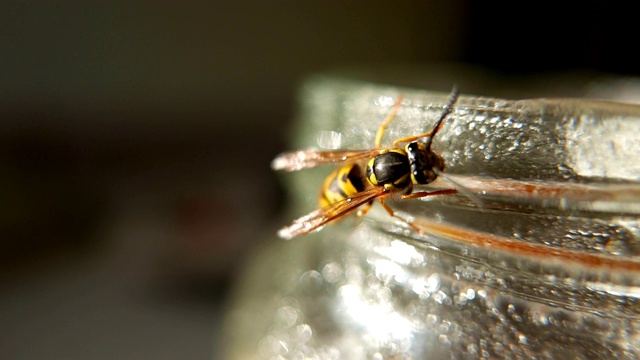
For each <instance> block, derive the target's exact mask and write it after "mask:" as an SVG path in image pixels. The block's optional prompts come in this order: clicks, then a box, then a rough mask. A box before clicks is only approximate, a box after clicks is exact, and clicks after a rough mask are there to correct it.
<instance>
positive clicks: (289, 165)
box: [271, 149, 382, 171]
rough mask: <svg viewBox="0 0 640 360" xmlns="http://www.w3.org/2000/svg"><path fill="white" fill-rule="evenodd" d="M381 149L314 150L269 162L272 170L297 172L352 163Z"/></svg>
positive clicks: (281, 155) (290, 153) (292, 153)
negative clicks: (322, 166) (321, 166)
mask: <svg viewBox="0 0 640 360" xmlns="http://www.w3.org/2000/svg"><path fill="white" fill-rule="evenodd" d="M381 151H382V149H371V150H344V151H318V150H314V149H308V150H298V151H292V152H286V153H282V154H280V155H278V156H276V158H275V159H273V161H272V162H271V168H272V169H273V170H283V171H297V170H302V169H309V168H312V167H316V166H320V165H327V164H338V163H344V162H353V161H359V160H363V159H369V158H372V157H374V156H376V155H379V154H380V152H381Z"/></svg>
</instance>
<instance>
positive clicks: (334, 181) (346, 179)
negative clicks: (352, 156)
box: [319, 164, 366, 208]
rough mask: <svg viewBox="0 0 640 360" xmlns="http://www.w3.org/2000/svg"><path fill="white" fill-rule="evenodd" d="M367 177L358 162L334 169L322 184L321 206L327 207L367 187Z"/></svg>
mask: <svg viewBox="0 0 640 360" xmlns="http://www.w3.org/2000/svg"><path fill="white" fill-rule="evenodd" d="M365 181H366V180H365V178H364V176H363V174H362V169H361V168H360V166H359V165H358V164H347V165H344V166H341V167H339V168H337V169H336V170H335V171H333V172H332V173H331V174H330V175H329V176H327V179H326V180H325V181H324V183H323V184H322V189H321V190H320V199H319V202H320V207H322V208H326V207H328V206H329V205H331V204H333V203H336V202H338V201H340V200H342V199H346V198H348V197H350V196H353V195H355V194H357V193H359V192H360V191H363V190H364V189H365Z"/></svg>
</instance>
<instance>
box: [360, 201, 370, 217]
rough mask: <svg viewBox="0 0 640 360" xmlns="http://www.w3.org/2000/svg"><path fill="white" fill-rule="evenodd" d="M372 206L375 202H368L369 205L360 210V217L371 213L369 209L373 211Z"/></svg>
mask: <svg viewBox="0 0 640 360" xmlns="http://www.w3.org/2000/svg"><path fill="white" fill-rule="evenodd" d="M371 205H373V201H371V202H368V203H367V205H365V206H364V207H363V208H362V209H360V210H358V217H363V216H365V215H366V214H367V213H368V212H369V209H371Z"/></svg>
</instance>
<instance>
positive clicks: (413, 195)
mask: <svg viewBox="0 0 640 360" xmlns="http://www.w3.org/2000/svg"><path fill="white" fill-rule="evenodd" d="M457 193H458V190H456V189H443V190H436V191H418V192H415V193H411V194H407V195H402V198H403V199H418V198H421V197H427V196H435V195H453V194H457Z"/></svg>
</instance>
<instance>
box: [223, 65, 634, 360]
mask: <svg viewBox="0 0 640 360" xmlns="http://www.w3.org/2000/svg"><path fill="white" fill-rule="evenodd" d="M461 92H462V96H461V97H460V99H459V101H458V102H457V104H456V106H455V109H454V111H453V113H452V115H451V116H450V117H449V118H448V119H447V120H445V123H444V125H443V127H442V129H441V131H440V132H439V133H438V135H437V136H436V138H435V139H434V143H433V149H434V151H436V152H437V153H439V154H441V155H442V156H443V157H444V159H445V161H446V164H447V169H446V172H445V174H446V180H443V179H442V178H441V179H439V180H438V181H436V182H435V183H433V184H431V185H429V186H427V188H428V189H434V188H452V187H453V188H457V189H459V190H460V193H459V194H457V195H449V196H439V197H427V198H424V199H420V200H398V201H389V202H388V204H389V205H390V206H391V207H393V208H394V210H396V211H398V212H399V213H400V214H402V215H403V216H406V217H410V218H411V219H413V220H414V223H415V224H416V225H418V226H419V227H420V228H422V229H424V234H420V233H417V232H415V231H413V230H411V229H410V228H408V227H407V226H406V225H405V224H403V223H402V222H400V221H397V219H394V218H392V217H390V216H389V215H388V214H387V213H386V212H385V211H384V210H382V209H381V207H380V206H379V204H376V203H374V206H373V208H372V210H371V211H370V212H369V213H368V214H367V215H366V216H365V217H363V218H357V217H355V216H353V215H352V216H349V217H346V218H345V219H341V220H339V221H337V222H336V224H331V225H328V226H326V227H325V228H324V229H322V230H321V231H318V232H314V233H312V234H309V235H305V236H302V237H299V238H295V239H293V240H291V241H284V240H274V241H273V243H271V244H270V245H269V246H267V247H266V248H265V249H263V250H262V251H260V252H259V253H258V254H257V255H256V256H255V257H254V260H253V261H252V263H251V266H250V267H249V269H247V273H246V275H245V277H244V278H243V281H242V282H241V285H240V287H239V289H238V292H237V296H236V298H235V300H234V302H233V306H232V307H231V310H230V312H229V316H228V318H227V323H226V334H227V338H228V344H229V347H228V353H227V356H228V357H229V358H231V359H269V358H273V359H275V358H285V359H303V358H317V359H389V358H394V359H395V358H402V359H405V358H408V359H444V358H483V357H486V358H503V357H510V358H519V357H522V358H531V357H537V358H583V359H588V358H637V357H639V356H640V337H639V334H640V332H639V330H640V303H639V300H638V299H639V297H640V276H638V275H640V223H639V220H640V216H639V214H640V158H639V157H640V141H638V139H640V107H639V106H637V105H629V104H622V103H614V102H605V101H594V100H572V99H538V100H519V101H507V100H499V99H491V98H481V97H471V96H465V89H464V87H462V88H461ZM399 95H402V96H403V100H402V108H401V110H400V111H399V113H398V115H397V118H396V119H395V120H394V121H393V122H392V123H391V124H390V125H389V128H388V130H387V132H386V134H385V137H384V139H383V143H384V144H390V142H391V141H392V140H393V139H396V138H399V137H403V136H410V135H415V134H419V133H422V132H425V131H427V130H429V129H430V128H431V126H432V125H433V123H434V122H435V120H436V119H437V117H438V116H439V114H440V112H441V111H442V107H443V105H444V103H445V102H446V99H447V98H448V96H449V94H447V93H445V92H429V91H425V90H417V89H411V88H398V87H392V86H386V85H381V84H375V83H371V82H366V81H358V80H349V79H348V78H344V77H337V76H333V77H332V76H318V77H315V78H312V79H310V80H309V81H308V82H307V83H305V85H304V87H303V90H302V96H301V111H300V116H299V120H298V123H297V124H298V128H297V130H296V131H295V132H294V133H293V134H292V138H293V139H294V142H293V144H292V149H302V148H310V147H314V148H323V149H338V148H339V149H367V148H372V147H373V145H372V144H373V143H374V139H375V134H376V131H377V128H378V126H379V124H380V122H381V121H382V120H383V119H384V118H385V117H386V116H387V115H388V114H389V111H390V110H391V107H392V106H393V104H394V103H395V101H396V100H397V99H398V96H399ZM331 170H332V167H331V166H329V167H320V168H316V169H311V170H304V171H300V172H295V173H287V174H282V178H283V179H284V180H285V181H286V184H287V186H288V189H289V190H290V192H291V196H292V201H293V204H292V207H291V208H292V210H291V213H290V219H293V218H296V217H298V216H301V215H303V214H305V213H306V212H309V211H311V210H313V209H314V208H315V207H316V206H317V205H316V201H317V194H318V191H319V188H320V185H321V184H322V181H323V179H324V177H325V176H326V175H328V173H329V172H330V171H331ZM418 190H420V189H418Z"/></svg>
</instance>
